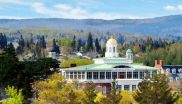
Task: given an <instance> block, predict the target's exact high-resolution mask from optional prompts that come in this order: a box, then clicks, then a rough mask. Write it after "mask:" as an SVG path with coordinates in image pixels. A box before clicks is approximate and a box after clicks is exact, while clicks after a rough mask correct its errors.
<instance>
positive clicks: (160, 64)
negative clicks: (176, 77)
mask: <svg viewBox="0 0 182 104" xmlns="http://www.w3.org/2000/svg"><path fill="white" fill-rule="evenodd" d="M163 63H164V62H163V60H160V63H159V60H155V68H162V66H163V65H164V64H163Z"/></svg>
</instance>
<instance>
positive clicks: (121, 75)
mask: <svg viewBox="0 0 182 104" xmlns="http://www.w3.org/2000/svg"><path fill="white" fill-rule="evenodd" d="M118 77H119V79H125V78H126V72H118Z"/></svg>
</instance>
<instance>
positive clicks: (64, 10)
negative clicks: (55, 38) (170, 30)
mask: <svg viewBox="0 0 182 104" xmlns="http://www.w3.org/2000/svg"><path fill="white" fill-rule="evenodd" d="M79 1H80V2H82V3H88V5H89V4H91V3H92V4H95V3H97V2H95V1H93V0H91V1H89V2H86V1H85V2H84V1H83V0H79ZM0 2H7V3H14V4H18V5H26V6H30V7H31V8H32V9H33V11H35V12H36V13H39V14H44V15H47V16H49V17H53V18H70V19H88V18H92V19H105V20H113V19H121V18H127V19H139V17H134V16H130V15H122V14H119V13H106V12H96V13H89V12H88V11H86V10H84V9H83V8H81V7H71V6H69V5H66V4H56V5H54V6H53V8H52V9H50V8H47V7H46V6H45V5H44V4H43V3H41V2H23V1H20V0H19V1H18V0H0ZM1 17H2V18H6V17H7V18H8V19H25V18H21V17H12V16H1Z"/></svg>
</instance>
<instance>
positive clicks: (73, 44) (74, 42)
mask: <svg viewBox="0 0 182 104" xmlns="http://www.w3.org/2000/svg"><path fill="white" fill-rule="evenodd" d="M75 39H76V37H75V35H74V37H73V42H72V43H71V47H72V49H73V51H75V50H76V41H75Z"/></svg>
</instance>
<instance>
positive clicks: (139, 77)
mask: <svg viewBox="0 0 182 104" xmlns="http://www.w3.org/2000/svg"><path fill="white" fill-rule="evenodd" d="M138 79H140V71H138Z"/></svg>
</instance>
